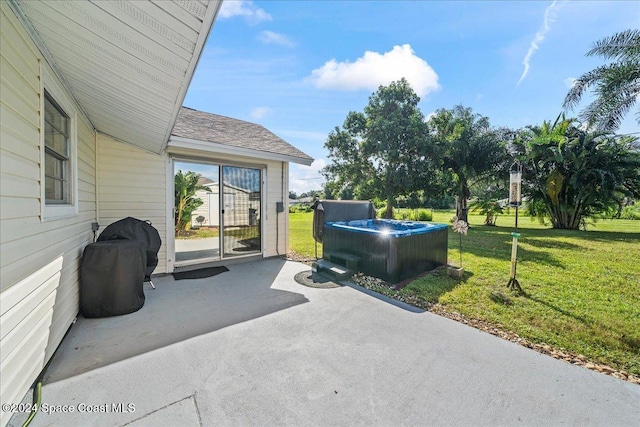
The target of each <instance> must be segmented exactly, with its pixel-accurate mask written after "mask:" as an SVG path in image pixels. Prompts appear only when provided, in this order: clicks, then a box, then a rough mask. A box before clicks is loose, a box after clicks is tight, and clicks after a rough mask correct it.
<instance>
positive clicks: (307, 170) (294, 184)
mask: <svg viewBox="0 0 640 427" xmlns="http://www.w3.org/2000/svg"><path fill="white" fill-rule="evenodd" d="M326 165H327V162H326V160H325V159H315V160H314V161H313V163H311V166H303V165H294V164H292V165H291V168H290V170H289V191H293V192H295V193H296V194H302V193H306V192H308V191H312V190H322V187H323V185H324V183H325V179H324V176H322V174H321V173H320V170H321V169H322V168H324V167H325V166H326Z"/></svg>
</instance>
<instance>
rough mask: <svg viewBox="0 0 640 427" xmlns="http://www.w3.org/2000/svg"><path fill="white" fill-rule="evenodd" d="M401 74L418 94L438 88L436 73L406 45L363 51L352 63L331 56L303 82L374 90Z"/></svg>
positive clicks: (425, 93) (321, 85)
mask: <svg viewBox="0 0 640 427" xmlns="http://www.w3.org/2000/svg"><path fill="white" fill-rule="evenodd" d="M402 77H404V78H406V79H407V81H408V82H409V84H410V85H411V87H412V88H413V90H414V91H415V92H416V93H417V94H418V96H421V97H422V96H426V95H428V94H429V93H431V92H433V91H435V90H437V89H439V88H440V85H439V84H438V75H437V74H436V72H435V71H434V70H433V68H431V66H430V65H429V64H427V61H425V60H424V59H422V58H420V57H419V56H417V55H416V54H415V52H414V51H413V49H412V48H411V46H410V45H408V44H405V45H402V46H394V47H393V49H391V50H390V51H389V52H385V53H382V54H381V53H378V52H372V51H366V52H365V53H364V55H363V56H362V57H361V58H358V59H357V60H356V61H355V62H349V61H345V62H338V61H336V60H335V59H331V60H330V61H327V62H326V63H325V64H324V65H323V66H322V67H320V68H316V69H315V70H313V71H312V72H311V76H309V77H307V78H306V81H308V82H310V83H312V84H313V85H314V86H315V87H317V88H319V89H338V90H358V89H369V90H376V89H377V88H378V86H380V85H388V84H389V83H391V82H392V81H397V80H400V79H401V78H402Z"/></svg>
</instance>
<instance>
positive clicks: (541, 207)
mask: <svg viewBox="0 0 640 427" xmlns="http://www.w3.org/2000/svg"><path fill="white" fill-rule="evenodd" d="M572 124H573V120H567V119H565V118H564V116H563V117H562V118H560V117H558V119H557V120H556V121H555V123H553V124H551V123H550V122H544V123H543V125H542V126H541V127H533V128H531V132H532V138H531V140H530V141H529V142H528V144H527V147H526V149H525V151H526V163H525V176H524V182H525V186H524V187H523V193H524V194H525V195H526V196H527V199H528V201H527V204H528V206H529V211H530V213H532V214H536V215H537V216H540V217H545V216H548V217H549V218H550V219H551V223H552V225H553V228H560V229H578V228H580V227H581V226H583V227H584V225H585V220H586V218H588V217H594V216H596V215H598V214H601V213H604V212H606V211H607V210H610V209H613V208H616V207H618V206H619V205H620V203H621V201H622V199H623V198H624V197H625V196H627V197H638V196H640V151H639V150H638V149H637V148H635V147H634V143H635V142H636V141H637V139H635V138H631V137H615V136H613V135H611V134H610V133H606V132H600V131H597V132H589V131H587V132H585V131H582V130H580V129H578V128H576V127H575V126H572Z"/></svg>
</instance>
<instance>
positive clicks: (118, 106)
mask: <svg viewBox="0 0 640 427" xmlns="http://www.w3.org/2000/svg"><path fill="white" fill-rule="evenodd" d="M220 5H221V2H218V1H211V2H209V1H207V0H199V1H152V0H137V1H131V2H129V1H117V2H106V1H97V2H95V1H94V2H89V1H38V0H1V1H0V18H1V22H2V26H1V28H2V33H1V45H2V50H1V52H0V57H1V61H2V81H1V82H0V103H1V106H2V114H1V116H0V118H1V120H0V131H1V140H2V144H1V146H0V155H1V164H2V169H1V170H0V174H1V183H2V189H1V192H0V210H1V215H0V239H1V243H2V245H1V250H0V252H1V257H0V267H1V275H2V276H1V282H0V283H1V288H0V321H1V324H2V327H1V328H0V334H1V336H0V349H1V351H0V354H1V358H2V360H1V363H0V377H1V378H2V381H1V382H0V400H1V401H2V403H18V402H20V401H21V400H22V398H23V396H24V395H25V393H26V392H27V391H28V389H29V387H30V386H31V385H32V384H33V382H34V380H35V379H36V378H37V376H38V375H39V373H40V372H41V370H42V369H43V367H44V366H45V364H46V363H47V361H48V360H49V359H50V358H51V356H52V354H53V352H54V351H55V349H56V348H57V347H58V345H59V344H60V342H61V340H62V338H63V336H64V335H65V333H66V331H67V330H68V328H69V327H70V325H71V324H72V322H73V321H74V319H75V317H76V316H77V315H78V311H79V289H80V278H79V273H78V271H79V266H80V262H81V257H82V251H83V249H84V248H85V246H86V245H87V244H89V243H91V242H92V241H93V239H94V233H93V231H92V224H94V223H96V224H100V226H101V228H100V229H101V230H102V229H104V227H105V226H107V225H109V224H110V223H112V222H114V221H116V220H119V219H121V218H123V217H126V216H133V217H136V218H140V219H144V220H150V221H151V222H152V223H153V226H154V227H156V228H157V229H158V231H159V232H160V235H161V237H162V241H163V244H162V247H161V249H160V252H159V264H158V266H157V268H156V270H155V273H169V272H172V271H173V270H174V269H175V268H176V267H177V265H176V264H178V263H177V262H176V257H175V254H176V252H175V237H174V217H173V210H174V206H173V203H174V189H173V174H174V170H173V169H174V165H175V164H176V162H180V161H183V162H184V161H188V162H193V164H194V165H196V164H198V165H200V164H202V165H210V166H211V165H214V167H217V168H218V169H219V176H220V180H219V182H222V183H223V184H222V185H223V187H224V188H226V190H228V194H232V193H234V194H235V195H236V197H234V201H233V202H230V203H231V205H233V209H234V210H236V209H237V212H238V215H237V218H236V219H233V218H231V217H229V216H228V215H227V212H229V211H228V210H226V209H224V206H225V202H226V201H230V199H229V200H226V201H225V200H224V196H223V197H222V200H220V199H219V200H220V202H221V203H220V204H219V205H218V206H215V205H214V204H211V205H209V214H208V215H209V217H210V218H213V215H215V213H214V210H215V211H217V214H218V215H219V220H220V221H221V224H222V226H221V231H220V236H219V239H220V241H221V242H222V241H223V243H224V244H221V245H220V248H222V250H220V251H219V253H218V254H217V256H216V257H215V258H216V259H218V260H220V261H224V260H225V258H226V257H227V256H235V257H238V258H242V257H254V258H255V257H257V256H258V257H268V256H273V255H276V254H278V253H284V252H286V249H287V242H288V239H287V233H288V225H287V224H288V221H287V210H286V209H285V210H283V209H281V208H280V207H281V206H282V204H283V203H284V202H285V201H286V200H287V199H286V197H287V195H288V164H289V162H298V163H302V164H307V165H308V164H310V163H311V161H312V159H311V158H310V157H309V156H307V155H306V154H304V153H302V152H301V151H299V150H297V149H296V148H294V147H292V146H291V145H289V144H288V143H286V142H285V141H283V140H282V139H280V138H278V137H277V136H276V135H274V134H273V133H271V132H269V131H268V130H266V129H265V128H263V127H262V126H259V125H257V124H253V123H248V122H243V121H240V120H235V119H231V118H228V117H223V116H217V115H214V114H209V113H204V112H200V111H196V110H192V109H188V108H183V107H182V102H183V100H184V97H185V94H186V91H187V88H188V86H189V82H190V80H191V77H192V76H193V73H194V70H195V67H196V64H197V62H198V59H199V57H200V54H201V52H202V49H203V46H204V43H205V41H206V39H207V37H208V35H209V32H210V30H211V27H212V25H213V22H214V20H215V18H216V15H217V14H218V11H219V9H220ZM226 177H230V178H231V179H226ZM245 178H247V183H248V184H247V185H249V187H251V188H249V187H243V186H239V185H237V183H236V182H235V181H234V179H245ZM226 190H224V189H223V191H222V194H223V195H224V194H225V191H226ZM219 194H220V192H219ZM241 194H246V195H247V197H246V200H240V199H241V198H242V197H244V196H241ZM247 203H249V205H247ZM251 204H254V205H251ZM252 209H255V211H252ZM245 214H246V215H247V217H246V218H245V217H244V215H245ZM250 214H253V219H254V220H255V225H253V226H251V225H247V226H246V227H249V228H251V227H253V228H251V231H252V233H254V235H252V236H251V239H249V238H244V237H242V236H241V237H238V235H237V232H233V233H232V232H231V230H228V231H229V232H227V228H225V227H232V226H237V224H239V223H243V224H250V223H251V221H252V219H251V217H249V215H250ZM233 221H237V223H235V224H234V222H233ZM255 234H257V238H256V236H255ZM213 240H215V239H213ZM249 240H251V242H252V246H250V247H249V248H250V249H251V251H248V252H247V253H246V254H245V253H244V252H242V251H239V250H237V249H238V248H239V246H238V245H242V244H245V245H246V242H247V241H249ZM276 242H278V245H279V246H278V247H276ZM234 245H235V246H234ZM227 246H229V248H230V249H227ZM240 249H241V248H240ZM247 259H249V258H247ZM201 261H202V262H204V261H205V259H195V260H191V261H190V262H192V263H193V262H201ZM207 261H209V259H207ZM10 416H11V413H10V412H7V411H4V410H3V411H2V413H1V414H0V425H2V426H4V425H6V424H7V422H8V420H9V417H10Z"/></svg>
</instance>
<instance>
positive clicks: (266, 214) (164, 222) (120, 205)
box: [97, 133, 289, 274]
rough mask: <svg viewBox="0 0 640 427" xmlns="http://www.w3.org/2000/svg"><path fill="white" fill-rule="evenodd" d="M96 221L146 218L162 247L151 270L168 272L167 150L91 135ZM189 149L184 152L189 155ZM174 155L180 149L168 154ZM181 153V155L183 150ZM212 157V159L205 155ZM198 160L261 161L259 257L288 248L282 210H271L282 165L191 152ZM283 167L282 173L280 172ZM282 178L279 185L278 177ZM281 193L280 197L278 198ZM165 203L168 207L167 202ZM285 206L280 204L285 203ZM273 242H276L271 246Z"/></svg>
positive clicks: (283, 190)
mask: <svg viewBox="0 0 640 427" xmlns="http://www.w3.org/2000/svg"><path fill="white" fill-rule="evenodd" d="M97 153H98V164H97V176H98V180H97V182H98V185H97V187H98V190H97V191H98V201H99V202H98V222H99V223H100V230H104V228H105V227H106V226H107V225H109V224H111V223H113V222H115V221H117V220H119V219H122V218H125V217H127V216H133V217H134V218H138V219H142V220H150V221H151V223H152V224H153V226H154V227H155V228H156V229H157V230H158V232H159V233H160V237H161V239H162V246H161V248H160V252H159V253H158V260H159V262H158V266H157V267H156V269H155V270H154V274H161V273H170V272H172V269H173V253H172V249H170V247H169V239H170V238H173V218H172V214H168V212H171V210H172V208H173V206H172V203H173V188H172V187H170V186H171V183H172V182H173V178H172V176H167V175H168V174H172V172H171V171H170V168H168V167H167V166H168V162H170V157H169V155H168V154H164V155H161V156H159V155H156V154H153V153H149V152H146V151H143V150H140V149H139V148H136V147H134V146H132V145H128V144H124V143H122V142H118V141H115V140H113V139H111V138H109V137H108V136H106V135H102V134H100V133H98V136H97ZM194 154H196V153H193V152H190V153H188V157H189V158H192V159H193V158H194ZM172 155H177V156H178V157H180V153H172ZM184 155H185V156H186V155H187V153H184ZM211 156H213V157H211ZM195 157H198V158H199V159H201V160H207V157H209V158H210V159H211V160H212V161H215V162H218V163H224V164H233V165H235V164H237V165H247V164H248V165H261V166H263V167H266V174H265V175H264V176H263V181H265V184H264V187H263V191H264V192H265V194H264V196H263V197H264V198H263V200H264V201H265V203H264V206H263V212H262V218H263V221H264V228H263V233H264V235H263V247H264V249H265V251H264V254H265V256H276V255H278V254H280V255H283V254H286V252H287V250H288V237H287V236H288V233H287V231H288V209H285V211H284V212H282V213H277V212H276V202H280V201H286V196H288V191H287V188H288V169H289V166H288V163H287V162H278V161H272V160H268V161H265V160H262V159H259V158H249V157H242V156H230V155H215V154H211V153H208V154H206V155H205V154H203V153H197V156H195ZM283 166H284V174H283ZM283 178H284V180H285V181H284V183H283V182H282V179H283ZM283 194H284V195H285V198H284V199H283ZM168 205H169V206H168ZM285 208H286V204H285ZM276 242H277V244H278V246H277V248H276Z"/></svg>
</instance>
